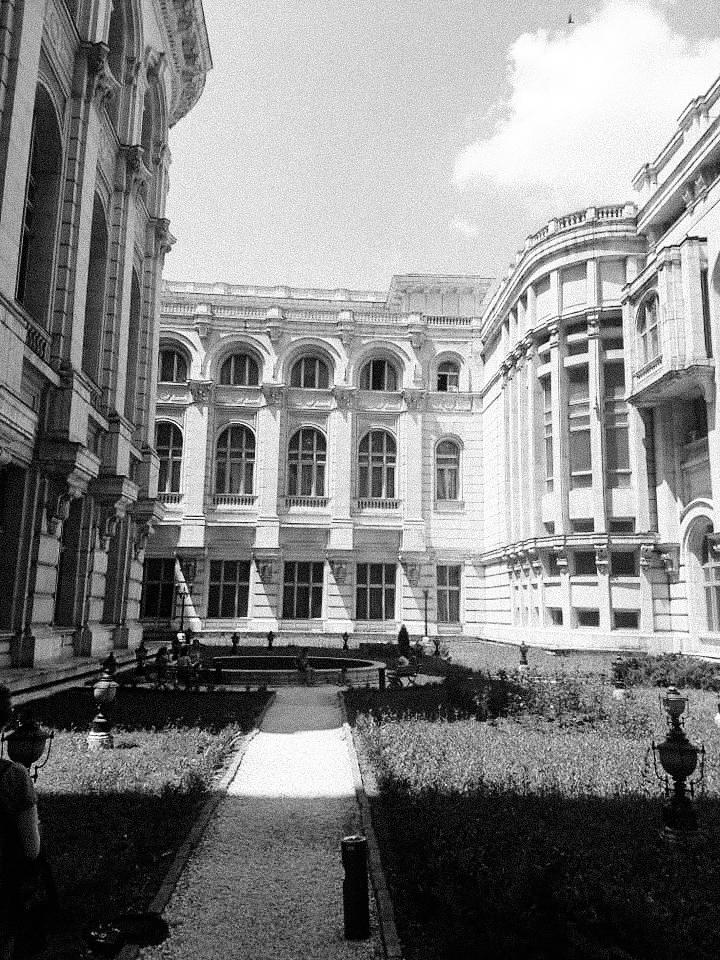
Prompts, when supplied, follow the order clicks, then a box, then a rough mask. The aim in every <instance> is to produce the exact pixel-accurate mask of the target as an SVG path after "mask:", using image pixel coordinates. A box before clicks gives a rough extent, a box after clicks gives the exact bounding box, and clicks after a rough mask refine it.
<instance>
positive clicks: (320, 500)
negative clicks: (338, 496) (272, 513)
mask: <svg viewBox="0 0 720 960" xmlns="http://www.w3.org/2000/svg"><path fill="white" fill-rule="evenodd" d="M328 502H329V498H328V497H285V506H286V507H287V508H288V509H290V508H291V507H301V508H303V509H308V510H317V509H323V508H324V507H327V505H328Z"/></svg>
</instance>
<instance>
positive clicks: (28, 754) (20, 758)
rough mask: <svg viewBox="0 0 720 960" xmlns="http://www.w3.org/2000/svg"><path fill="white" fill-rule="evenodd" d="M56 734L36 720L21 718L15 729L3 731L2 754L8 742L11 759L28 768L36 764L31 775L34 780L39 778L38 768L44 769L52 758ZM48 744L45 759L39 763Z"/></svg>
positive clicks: (0, 753)
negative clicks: (51, 751)
mask: <svg viewBox="0 0 720 960" xmlns="http://www.w3.org/2000/svg"><path fill="white" fill-rule="evenodd" d="M54 736H55V733H54V732H53V731H52V730H43V729H42V727H41V726H40V724H38V723H36V721H35V720H29V719H27V718H25V719H21V720H20V722H19V723H18V724H17V726H16V727H14V729H12V730H9V731H8V732H7V733H3V735H2V745H1V747H0V755H2V753H3V750H4V747H5V744H7V752H8V756H9V757H10V759H11V760H14V761H15V762H16V763H21V764H22V765H23V766H24V767H27V769H28V770H29V769H30V767H31V766H33V764H34V765H35V769H34V770H33V772H32V774H31V776H32V778H33V780H37V777H38V770H42V768H43V767H44V766H45V764H46V763H47V762H48V760H49V759H50V750H51V748H52V741H53V737H54ZM46 746H47V753H46V754H45V759H44V760H43V761H42V763H39V762H38V761H39V760H40V758H41V757H42V755H43V753H45V747H46Z"/></svg>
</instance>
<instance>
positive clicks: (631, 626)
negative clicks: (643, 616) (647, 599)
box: [613, 610, 640, 630]
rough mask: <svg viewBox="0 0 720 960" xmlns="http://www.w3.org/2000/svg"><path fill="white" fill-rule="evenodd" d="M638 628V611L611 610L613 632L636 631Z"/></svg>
mask: <svg viewBox="0 0 720 960" xmlns="http://www.w3.org/2000/svg"><path fill="white" fill-rule="evenodd" d="M639 627H640V611H639V610H613V629H614V630H637V629H638V628H639Z"/></svg>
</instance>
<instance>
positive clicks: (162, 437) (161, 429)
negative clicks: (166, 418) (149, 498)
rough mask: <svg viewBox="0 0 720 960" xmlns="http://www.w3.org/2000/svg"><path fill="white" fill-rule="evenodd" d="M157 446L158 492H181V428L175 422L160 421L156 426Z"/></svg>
mask: <svg viewBox="0 0 720 960" xmlns="http://www.w3.org/2000/svg"><path fill="white" fill-rule="evenodd" d="M155 447H156V449H157V454H158V457H159V458H160V475H159V477H158V493H179V492H180V472H181V469H182V451H183V437H182V433H180V428H179V427H177V426H176V425H175V424H174V423H167V422H163V423H159V424H158V425H157V427H156V428H155Z"/></svg>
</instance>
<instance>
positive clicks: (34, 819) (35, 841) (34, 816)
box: [17, 804, 40, 860]
mask: <svg viewBox="0 0 720 960" xmlns="http://www.w3.org/2000/svg"><path fill="white" fill-rule="evenodd" d="M17 825H18V834H19V836H20V847H21V849H22V852H23V853H24V854H25V856H26V857H27V858H28V860H35V859H36V858H37V856H38V855H39V853H40V822H39V820H38V812H37V805H36V804H33V805H32V806H31V807H27V808H26V809H25V810H22V811H21V812H20V813H19V814H18V818H17Z"/></svg>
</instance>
